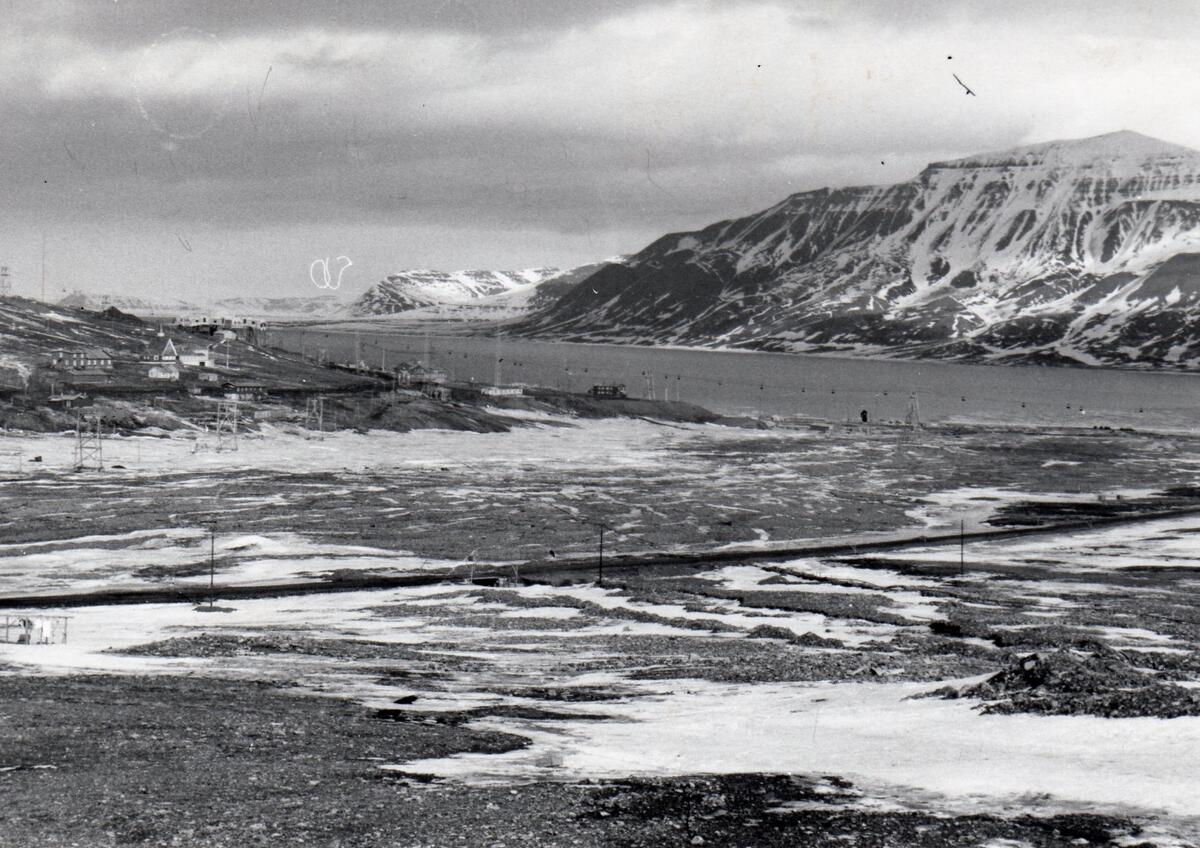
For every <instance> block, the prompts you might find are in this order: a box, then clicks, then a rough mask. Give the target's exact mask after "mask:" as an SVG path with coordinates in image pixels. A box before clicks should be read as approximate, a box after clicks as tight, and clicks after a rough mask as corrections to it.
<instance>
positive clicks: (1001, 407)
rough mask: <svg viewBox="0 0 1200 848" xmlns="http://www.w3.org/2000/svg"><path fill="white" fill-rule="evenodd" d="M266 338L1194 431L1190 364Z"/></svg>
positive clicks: (666, 388)
mask: <svg viewBox="0 0 1200 848" xmlns="http://www.w3.org/2000/svg"><path fill="white" fill-rule="evenodd" d="M268 341H269V342H270V343H273V344H277V345H279V346H280V347H283V348H286V349H289V350H295V351H298V352H300V351H302V352H304V353H306V354H308V355H310V356H313V357H317V356H319V355H320V352H321V351H324V356H325V358H326V359H327V360H332V361H336V362H351V361H354V360H355V359H356V358H357V359H361V360H363V361H365V362H366V363H368V364H369V365H370V366H371V367H373V368H378V367H380V365H387V366H394V365H395V364H397V363H398V362H400V361H404V360H408V361H413V360H416V361H427V362H429V363H430V364H432V365H434V366H436V367H439V368H442V369H444V370H445V371H447V372H448V374H449V375H450V377H451V378H452V379H455V380H464V381H468V380H475V381H477V382H484V383H490V382H492V381H493V380H495V379H497V377H498V378H499V380H500V382H503V383H527V384H533V385H543V386H552V387H558V388H562V389H569V390H573V391H584V390H586V389H587V388H588V387H590V386H592V385H594V384H607V383H622V384H624V385H625V387H626V391H627V392H628V394H629V396H630V397H644V396H646V392H647V390H648V389H652V390H653V392H654V395H655V397H658V398H660V399H661V398H664V397H669V399H671V400H675V399H676V398H678V399H679V400H684V401H690V402H693V403H698V404H700V405H702V406H706V407H708V408H710V409H713V410H715V411H718V412H723V413H729V414H739V413H749V414H757V413H762V414H764V415H780V416H812V417H816V418H823V419H829V420H833V421H844V420H847V419H852V420H855V421H857V420H859V416H860V414H861V412H862V410H866V411H867V413H868V417H869V418H870V420H872V421H888V420H902V419H903V418H904V416H905V413H906V411H907V409H908V404H909V394H910V393H911V392H915V393H916V396H917V401H918V404H919V407H920V414H921V418H922V420H923V421H925V422H954V421H961V422H984V423H1000V424H1038V425H1065V426H1073V427H1093V426H1110V427H1134V428H1138V429H1163V430H1186V431H1191V430H1193V429H1194V428H1195V427H1196V424H1197V421H1198V420H1200V380H1197V379H1196V378H1195V376H1194V375H1190V374H1179V373H1149V372H1144V371H1143V372H1135V371H1117V370H1113V369H1092V368H1063V367H1039V366H999V365H963V364H958V363H947V362H932V361H901V360H881V359H864V358H859V359H850V358H841V357H837V358H835V357H830V356H812V355H801V354H783V353H757V352H740V351H718V350H703V349H694V348H693V349H682V348H661V347H635V346H623V345H596V344H575V343H568V342H544V341H532V340H529V339H516V338H509V337H500V338H489V337H481V336H461V335H434V334H423V333H420V332H411V331H395V330H392V329H389V328H381V327H373V326H370V325H359V328H358V329H355V330H349V329H337V328H326V327H307V328H298V327H293V328H278V329H274V330H272V331H271V336H270V338H269V339H268Z"/></svg>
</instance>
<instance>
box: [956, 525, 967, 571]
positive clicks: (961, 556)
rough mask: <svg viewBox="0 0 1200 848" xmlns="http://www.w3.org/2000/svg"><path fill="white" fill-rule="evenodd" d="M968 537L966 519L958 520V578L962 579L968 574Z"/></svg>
mask: <svg viewBox="0 0 1200 848" xmlns="http://www.w3.org/2000/svg"><path fill="white" fill-rule="evenodd" d="M966 535H967V522H966V520H965V519H962V518H960V519H959V520H958V576H959V577H962V576H963V575H964V574H966V567H967V566H966Z"/></svg>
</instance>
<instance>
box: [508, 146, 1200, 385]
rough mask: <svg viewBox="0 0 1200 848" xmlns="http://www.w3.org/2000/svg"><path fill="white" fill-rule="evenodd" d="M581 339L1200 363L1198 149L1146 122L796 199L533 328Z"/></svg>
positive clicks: (576, 296)
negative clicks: (1142, 128)
mask: <svg viewBox="0 0 1200 848" xmlns="http://www.w3.org/2000/svg"><path fill="white" fill-rule="evenodd" d="M518 326H519V329H520V331H522V332H525V333H528V334H530V335H538V336H548V337H555V338H565V339H572V340H580V341H616V342H636V343H650V344H654V343H659V344H685V345H721V346H731V347H744V348H756V349H761V350H778V351H796V352H803V351H818V352H833V351H845V352H852V353H853V352H857V353H874V354H882V355H895V356H935V357H947V358H962V359H988V360H999V361H1010V362H1013V361H1049V362H1054V361H1070V362H1083V363H1088V364H1128V363H1144V364H1155V365H1157V364H1172V365H1175V364H1193V363H1197V362H1200V152H1197V151H1194V150H1190V149H1188V148H1184V147H1179V146H1176V145H1172V144H1168V143H1166V142H1161V141H1158V140H1155V139H1152V138H1147V137H1146V136H1142V135H1138V134H1137V133H1131V132H1119V133H1112V134H1109V135H1104V136H1099V137H1096V138H1091V139H1082V140H1077V141H1061V142H1051V143H1048V144H1038V145H1033V146H1030V147H1025V148H1019V149H1016V150H1008V151H1002V152H997V153H991V154H983V155H979V156H973V157H969V158H966V159H959V160H955V161H950V162H937V163H934V164H931V165H929V166H928V167H927V168H925V170H924V171H922V172H921V174H920V175H919V176H918V177H917V178H916V179H914V180H911V181H909V182H904V183H899V184H897V185H893V186H885V187H855V188H844V189H822V190H819V191H811V192H804V193H801V194H796V195H793V196H791V197H789V198H787V199H786V200H784V201H783V202H782V203H780V204H778V205H776V206H774V207H772V208H770V209H768V210H766V211H764V212H761V213H759V214H756V215H752V216H749V217H746V218H741V219H737V220H732V221H724V222H721V223H718V224H713V225H712V226H709V227H706V228H705V229H703V230H699V231H697V232H691V233H683V234H673V235H668V236H664V237H663V238H661V239H659V240H658V241H656V242H654V243H653V244H651V245H650V246H649V247H647V248H645V249H644V250H643V251H641V252H640V253H638V254H636V255H634V256H633V257H631V258H630V259H629V260H628V261H627V262H625V263H622V264H612V265H605V266H603V267H601V268H600V269H599V270H598V271H597V272H596V273H595V274H593V275H592V276H590V277H589V278H588V279H587V280H586V284H585V285H578V286H576V287H575V288H573V289H572V290H571V291H570V292H568V293H566V294H565V295H563V297H561V298H560V299H558V300H557V301H556V302H555V303H553V304H552V305H550V306H549V307H547V308H544V309H542V310H541V311H539V312H538V313H536V314H535V315H533V316H531V317H530V318H528V319H527V320H525V321H523V322H521V324H520V325H518Z"/></svg>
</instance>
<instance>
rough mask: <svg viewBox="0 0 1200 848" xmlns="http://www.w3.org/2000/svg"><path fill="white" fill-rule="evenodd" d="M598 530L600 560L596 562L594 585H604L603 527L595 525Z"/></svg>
mask: <svg viewBox="0 0 1200 848" xmlns="http://www.w3.org/2000/svg"><path fill="white" fill-rule="evenodd" d="M597 526H598V527H599V528H600V558H599V560H597V562H596V585H597V586H603V585H604V525H603V524H599V525H597Z"/></svg>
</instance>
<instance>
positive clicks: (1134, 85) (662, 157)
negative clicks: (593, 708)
mask: <svg viewBox="0 0 1200 848" xmlns="http://www.w3.org/2000/svg"><path fill="white" fill-rule="evenodd" d="M0 45H3V46H2V47H0V117H2V118H3V127H4V129H3V134H2V135H0V139H2V141H0V154H2V155H0V189H2V191H3V197H2V199H0V263H5V264H7V265H9V266H10V267H11V269H12V279H13V286H14V291H15V293H18V294H25V295H29V296H33V297H40V296H41V292H42V284H43V283H42V281H43V271H44V278H45V291H46V298H47V299H49V300H55V299H58V298H60V297H62V296H63V295H65V294H66V293H67V292H70V291H74V290H80V291H84V292H88V293H92V294H97V295H99V294H112V295H124V296H134V297H141V298H146V299H155V300H165V299H185V300H192V301H202V300H205V299H210V298H213V297H223V296H230V295H262V296H281V297H288V296H313V295H321V294H328V293H329V290H328V289H324V288H319V287H318V286H317V285H315V284H314V282H313V280H312V275H311V274H310V271H312V270H313V268H312V263H313V262H314V261H315V260H318V259H323V258H328V259H329V260H330V261H329V265H330V268H331V270H332V271H333V274H332V280H331V283H330V285H333V284H334V283H335V282H336V279H337V269H338V268H340V267H341V266H343V265H344V264H345V260H338V259H337V257H340V256H344V257H346V258H347V260H348V261H349V262H350V263H352V264H351V265H350V266H349V267H347V268H346V269H345V271H344V273H343V274H342V279H341V289H340V290H339V292H338V293H339V295H343V296H350V295H354V294H357V293H359V292H361V291H363V290H365V289H366V288H367V287H369V286H370V285H372V284H373V283H375V282H377V281H378V280H380V279H382V278H383V277H384V276H385V275H387V274H388V273H392V272H395V271H397V270H401V269H406V268H437V269H442V270H458V269H467V268H490V269H496V270H508V269H519V268H529V267H536V266H547V265H550V266H557V267H564V268H566V267H572V266H574V265H579V264H583V263H587V262H592V261H597V260H601V259H605V258H608V257H611V256H614V255H617V254H624V253H632V252H636V251H637V250H639V249H640V248H642V247H644V246H645V245H646V244H648V243H649V242H651V241H653V240H654V239H656V238H657V237H659V236H661V235H663V234H664V233H667V232H676V231H680V230H687V229H692V228H696V227H700V226H703V225H706V224H709V223H712V222H714V221H719V220H723V219H726V218H731V217H736V216H740V215H745V214H747V213H750V212H754V211H757V210H760V209H763V208H766V207H768V206H771V205H773V204H774V203H777V202H778V201H780V200H782V199H783V198H784V197H786V196H787V195H789V194H791V193H794V192H797V191H806V190H811V189H815V188H820V187H824V186H839V185H861V184H879V183H893V182H898V181H901V180H905V179H909V178H911V177H913V176H915V175H916V174H917V173H919V171H920V170H921V168H922V167H923V166H924V165H925V164H926V163H928V162H930V161H937V160H940V159H947V158H953V157H955V156H965V155H969V154H972V153H977V152H982V151H987V150H997V149H1004V148H1008V147H1013V146H1017V145H1021V144H1027V143H1033V142H1039V141H1047V140H1051V139H1058V138H1076V137H1083V136H1089V135H1097V134H1101V133H1105V132H1112V131H1116V130H1121V129H1129V130H1136V131H1138V132H1142V133H1145V134H1147V135H1152V136H1155V137H1158V138H1162V139H1165V140H1168V141H1172V142H1176V143H1179V144H1184V145H1188V146H1192V147H1197V148H1200V73H1197V72H1196V57H1197V56H1200V4H1197V3H1195V2H1193V0H1179V2H1175V0H1155V2H1147V3H1129V2H1127V0H1122V2H1103V0H1092V2H1071V1H1070V0H1068V1H1067V2H1057V3H1045V2H1044V0H1038V2H1026V0H1009V2H1006V3H994V2H985V0H979V2H976V1H975V0H970V1H969V2H967V1H966V0H964V2H951V0H941V1H940V2H936V3H933V2H903V1H902V0H847V1H846V2H842V0H792V2H772V0H707V2H699V0H682V2H676V0H607V2H604V3H596V2H594V0H479V2H470V1H469V0H403V2H394V0H355V2H348V1H344V2H339V0H290V2H278V0H0ZM954 75H957V76H958V77H959V78H960V79H961V80H963V81H964V82H965V83H967V84H968V85H969V86H970V87H971V88H972V89H973V90H974V91H975V96H970V95H967V94H966V92H965V91H964V89H963V88H962V87H961V86H960V85H959V84H958V82H956V80H955V79H954ZM43 256H44V257H45V260H44V262H43ZM316 278H317V282H318V283H321V284H323V275H322V273H321V271H320V266H319V265H318V266H317V268H316Z"/></svg>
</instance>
